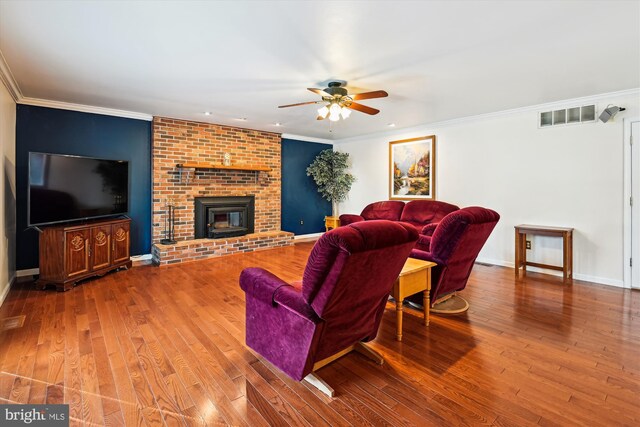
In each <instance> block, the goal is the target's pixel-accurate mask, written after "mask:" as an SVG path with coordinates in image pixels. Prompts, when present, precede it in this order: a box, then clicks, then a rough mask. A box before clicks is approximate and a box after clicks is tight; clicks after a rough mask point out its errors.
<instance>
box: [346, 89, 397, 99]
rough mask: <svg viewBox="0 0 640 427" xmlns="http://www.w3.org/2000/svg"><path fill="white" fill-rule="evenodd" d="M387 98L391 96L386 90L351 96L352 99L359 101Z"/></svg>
mask: <svg viewBox="0 0 640 427" xmlns="http://www.w3.org/2000/svg"><path fill="white" fill-rule="evenodd" d="M385 96H389V94H388V93H387V92H385V91H384V90H374V91H373V92H365V93H358V94H355V95H353V96H351V99H353V100H354V101H358V100H360V99H372V98H384V97H385Z"/></svg>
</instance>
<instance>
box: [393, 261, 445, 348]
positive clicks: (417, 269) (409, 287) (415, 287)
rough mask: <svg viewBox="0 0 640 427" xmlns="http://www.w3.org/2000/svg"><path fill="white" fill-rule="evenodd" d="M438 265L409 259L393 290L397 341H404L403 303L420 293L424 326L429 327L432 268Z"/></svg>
mask: <svg viewBox="0 0 640 427" xmlns="http://www.w3.org/2000/svg"><path fill="white" fill-rule="evenodd" d="M436 265H437V264H436V263H435V262H431V261H423V260H421V259H415V258H407V261H406V262H405V263H404V267H402V271H401V272H400V276H398V279H397V280H396V283H395V284H394V285H393V289H392V290H391V296H392V297H393V299H395V300H396V340H398V341H402V312H403V310H402V301H403V300H404V299H405V298H406V297H408V296H410V295H413V294H417V293H418V292H422V293H423V305H424V324H425V325H429V303H430V301H429V291H431V268H432V267H435V266H436Z"/></svg>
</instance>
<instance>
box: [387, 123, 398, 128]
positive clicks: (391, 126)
mask: <svg viewBox="0 0 640 427" xmlns="http://www.w3.org/2000/svg"><path fill="white" fill-rule="evenodd" d="M387 126H389V127H390V128H394V127H396V124H395V123H389V124H388V125H387Z"/></svg>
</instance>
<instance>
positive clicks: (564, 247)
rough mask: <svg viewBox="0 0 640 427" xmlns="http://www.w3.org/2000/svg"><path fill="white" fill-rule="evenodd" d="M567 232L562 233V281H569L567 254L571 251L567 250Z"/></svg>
mask: <svg viewBox="0 0 640 427" xmlns="http://www.w3.org/2000/svg"><path fill="white" fill-rule="evenodd" d="M567 237H568V236H567V233H566V232H564V233H562V281H563V282H566V281H567V267H568V265H567V264H568V262H567V256H568V255H569V251H567V243H568V242H567Z"/></svg>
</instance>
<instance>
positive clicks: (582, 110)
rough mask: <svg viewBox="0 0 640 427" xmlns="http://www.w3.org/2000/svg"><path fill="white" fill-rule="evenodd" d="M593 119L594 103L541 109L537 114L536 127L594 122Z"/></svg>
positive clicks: (594, 117) (594, 116)
mask: <svg viewBox="0 0 640 427" xmlns="http://www.w3.org/2000/svg"><path fill="white" fill-rule="evenodd" d="M595 121H596V106H595V105H583V106H581V107H571V108H562V109H559V110H553V111H543V112H541V113H540V114H539V115H538V127H541V128H546V127H551V126H558V125H569V124H577V123H594V122H595Z"/></svg>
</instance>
